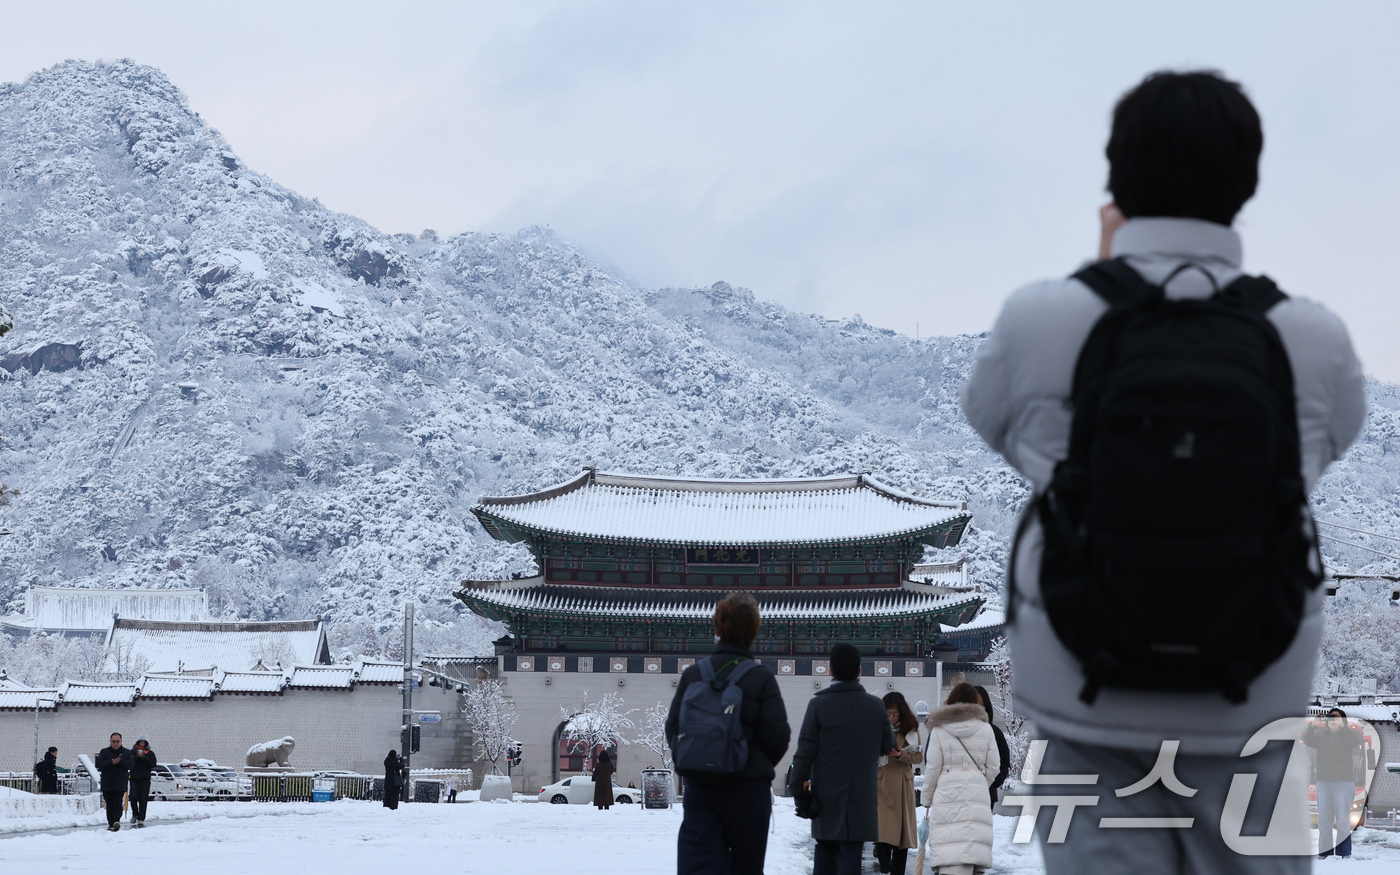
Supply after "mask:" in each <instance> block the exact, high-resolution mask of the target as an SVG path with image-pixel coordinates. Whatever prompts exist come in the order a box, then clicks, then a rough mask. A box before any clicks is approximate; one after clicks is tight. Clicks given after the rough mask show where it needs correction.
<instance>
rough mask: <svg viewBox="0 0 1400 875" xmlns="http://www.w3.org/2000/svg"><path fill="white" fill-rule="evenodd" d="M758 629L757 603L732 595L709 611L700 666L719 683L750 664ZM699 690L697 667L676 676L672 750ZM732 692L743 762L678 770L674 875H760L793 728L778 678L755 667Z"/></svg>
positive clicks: (669, 725)
mask: <svg viewBox="0 0 1400 875" xmlns="http://www.w3.org/2000/svg"><path fill="white" fill-rule="evenodd" d="M760 623H761V618H760V617H759V613H758V602H757V601H755V600H754V597H753V596H751V595H749V594H748V593H731V594H730V595H728V596H726V597H725V598H724V599H723V600H722V601H720V603H719V604H718V605H717V606H716V607H715V617H714V624H715V634H716V635H717V636H719V643H718V644H716V645H715V651H714V654H713V655H712V656H710V657H707V659H708V660H709V661H710V663H711V664H712V665H713V666H714V669H715V679H716V681H721V682H722V681H723V680H724V679H725V678H726V677H728V676H729V675H730V673H732V672H733V671H734V670H735V669H736V668H738V667H739V666H740V665H741V664H743V663H744V662H745V661H752V660H753V651H752V649H751V648H752V647H753V643H754V641H755V639H757V637H758V629H759V625H760ZM698 683H703V681H702V680H701V678H700V666H699V663H698V662H697V663H696V664H695V665H692V666H690V667H688V668H687V669H686V670H685V671H684V672H682V673H681V677H680V682H679V683H678V684H677V685H676V695H675V698H673V699H672V700H671V711H670V713H669V714H667V715H666V741H667V743H668V744H670V746H671V750H672V751H674V750H675V749H676V742H677V740H678V738H679V736H680V733H681V725H680V720H681V703H682V702H684V701H685V691H686V689H687V688H688V687H689V686H690V685H691V684H698ZM735 686H737V687H738V688H739V691H740V692H741V693H742V694H743V699H742V702H741V704H740V705H739V725H740V728H741V729H742V730H743V733H744V740H745V741H746V742H747V743H748V758H747V759H746V760H745V761H744V765H743V766H742V767H741V768H740V769H739V770H738V771H737V772H727V773H718V772H696V771H690V770H685V769H678V770H677V771H678V772H679V774H680V776H681V778H682V779H683V781H684V784H683V786H684V788H685V796H684V798H683V802H682V804H683V805H684V807H685V816H684V818H683V819H682V820H681V828H680V833H679V835H678V836H677V844H678V853H677V855H676V867H677V870H678V872H679V875H721V873H728V875H762V872H763V861H764V858H765V857H766V856H767V854H768V824H769V821H770V820H771V819H772V815H773V777H774V774H775V772H774V764H775V763H778V762H780V761H781V760H782V758H783V754H785V753H787V749H788V741H789V740H790V739H791V737H792V729H791V728H790V727H789V726H788V721H787V706H785V705H784V704H783V695H782V693H781V692H780V691H779V690H778V679H777V678H776V677H774V676H773V673H772V672H771V671H769V670H768V669H766V668H764V667H763V666H762V665H759V664H755V665H753V666H752V667H751V668H749V669H748V670H747V671H746V672H745V673H744V675H743V676H742V677H740V678H739V680H738V681H736V682H735ZM882 713H883V712H882Z"/></svg>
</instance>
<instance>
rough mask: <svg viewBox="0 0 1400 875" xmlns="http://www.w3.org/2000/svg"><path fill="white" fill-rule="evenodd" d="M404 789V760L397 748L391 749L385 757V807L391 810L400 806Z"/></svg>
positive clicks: (395, 809)
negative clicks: (400, 797)
mask: <svg viewBox="0 0 1400 875" xmlns="http://www.w3.org/2000/svg"><path fill="white" fill-rule="evenodd" d="M402 790H403V760H402V759H401V758H400V757H399V752H398V751H396V750H391V751H389V755H388V756H386V757H385V758H384V807H385V808H387V809H389V810H390V811H397V810H398V808H399V793H400V792H402Z"/></svg>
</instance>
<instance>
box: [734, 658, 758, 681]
mask: <svg viewBox="0 0 1400 875" xmlns="http://www.w3.org/2000/svg"><path fill="white" fill-rule="evenodd" d="M757 666H758V663H757V662H756V661H755V660H752V659H746V660H744V661H743V662H741V663H739V664H738V665H736V666H734V670H733V671H731V672H730V673H729V682H730V683H731V684H737V683H738V682H739V678H741V677H743V676H744V675H746V674H748V673H749V669H752V668H756V667H757Z"/></svg>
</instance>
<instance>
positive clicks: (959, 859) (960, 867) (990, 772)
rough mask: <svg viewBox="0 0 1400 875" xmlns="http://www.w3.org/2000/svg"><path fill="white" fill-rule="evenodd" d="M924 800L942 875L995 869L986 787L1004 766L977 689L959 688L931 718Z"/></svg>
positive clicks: (932, 854) (932, 851) (932, 853)
mask: <svg viewBox="0 0 1400 875" xmlns="http://www.w3.org/2000/svg"><path fill="white" fill-rule="evenodd" d="M928 728H929V734H928V744H927V745H926V746H925V751H924V792H923V799H924V801H925V802H927V803H928V806H929V847H928V856H929V861H930V862H931V863H932V865H933V871H934V872H936V873H938V875H980V873H981V872H982V870H984V869H986V868H987V867H988V866H990V865H992V807H991V804H990V803H989V802H988V798H989V797H988V794H987V787H988V786H990V785H991V782H992V781H993V780H994V779H995V778H996V775H997V771H998V770H999V769H1000V768H1001V756H1000V754H998V753H997V744H996V737H995V736H994V735H993V734H992V727H991V725H990V724H989V723H987V711H986V709H985V708H983V707H982V704H981V699H980V698H979V697H978V695H977V688H976V687H974V686H972V685H971V684H958V685H957V686H955V687H953V690H952V692H951V693H949V694H948V702H947V704H946V705H944V706H943V707H942V708H939V709H937V710H936V711H934V712H933V713H932V714H929V715H928Z"/></svg>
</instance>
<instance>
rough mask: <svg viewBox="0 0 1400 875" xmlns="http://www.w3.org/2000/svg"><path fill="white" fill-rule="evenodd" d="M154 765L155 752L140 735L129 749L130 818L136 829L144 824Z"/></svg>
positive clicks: (147, 740)
mask: <svg viewBox="0 0 1400 875" xmlns="http://www.w3.org/2000/svg"><path fill="white" fill-rule="evenodd" d="M155 765H156V752H155V751H153V750H151V742H150V739H148V738H146V736H144V735H142V736H140V737H139V738H137V739H136V744H135V745H134V746H133V747H132V749H131V820H132V821H133V822H134V823H135V824H136V828H137V829H141V828H143V827H144V826H145V825H146V805H147V803H149V802H150V801H151V771H152V770H153V769H154V768H155Z"/></svg>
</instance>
